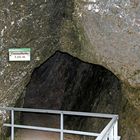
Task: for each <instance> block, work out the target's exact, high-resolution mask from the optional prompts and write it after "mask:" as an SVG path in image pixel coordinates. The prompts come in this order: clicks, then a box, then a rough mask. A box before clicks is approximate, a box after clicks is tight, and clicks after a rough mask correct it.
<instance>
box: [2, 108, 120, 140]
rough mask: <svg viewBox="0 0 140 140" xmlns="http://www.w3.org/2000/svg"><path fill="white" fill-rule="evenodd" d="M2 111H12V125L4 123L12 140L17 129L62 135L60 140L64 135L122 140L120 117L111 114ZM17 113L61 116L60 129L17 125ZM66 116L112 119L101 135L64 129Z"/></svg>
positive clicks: (5, 109)
mask: <svg viewBox="0 0 140 140" xmlns="http://www.w3.org/2000/svg"><path fill="white" fill-rule="evenodd" d="M0 110H3V111H10V113H11V123H10V124H8V123H4V124H3V126H4V127H10V128H11V140H14V139H15V136H14V135H15V132H14V129H15V128H20V129H31V130H41V131H48V132H57V133H60V140H64V134H75V135H82V136H91V137H96V140H120V136H118V115H111V114H101V113H85V112H73V111H59V110H44V109H29V108H12V107H4V108H3V107H0ZM15 112H28V113H29V112H30V113H45V114H55V115H60V128H58V129H57V128H48V127H38V126H29V125H17V124H15V119H14V118H15ZM64 115H70V116H83V117H93V118H105V119H111V120H110V122H109V123H108V124H107V125H106V127H105V128H104V129H103V130H102V132H101V133H93V132H84V131H75V130H66V129H64Z"/></svg>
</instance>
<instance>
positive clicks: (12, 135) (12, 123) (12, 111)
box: [11, 109, 14, 140]
mask: <svg viewBox="0 0 140 140" xmlns="http://www.w3.org/2000/svg"><path fill="white" fill-rule="evenodd" d="M11 125H12V126H11V140H14V110H13V109H12V110H11Z"/></svg>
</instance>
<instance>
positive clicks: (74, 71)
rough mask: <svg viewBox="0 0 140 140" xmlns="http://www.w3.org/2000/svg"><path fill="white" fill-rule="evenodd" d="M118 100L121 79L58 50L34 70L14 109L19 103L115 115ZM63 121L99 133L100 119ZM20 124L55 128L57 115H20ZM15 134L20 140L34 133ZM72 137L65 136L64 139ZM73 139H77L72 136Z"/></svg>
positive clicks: (45, 107) (40, 134) (43, 136)
mask: <svg viewBox="0 0 140 140" xmlns="http://www.w3.org/2000/svg"><path fill="white" fill-rule="evenodd" d="M121 98H122V94H121V83H120V80H119V79H118V78H117V77H116V76H115V75H114V74H113V73H112V72H110V71H109V70H107V69H106V68H104V67H102V66H100V65H93V64H89V63H86V62H83V61H81V60H79V59H77V58H75V57H73V56H71V55H69V54H67V53H62V52H60V51H57V52H56V53H55V54H54V55H52V56H51V57H50V58H49V59H48V60H47V61H46V62H44V63H43V64H42V65H40V66H39V67H37V68H35V70H34V71H33V73H32V76H31V79H30V82H29V83H28V85H27V86H26V90H25V92H24V93H23V95H22V100H21V98H20V102H19V103H17V106H18V105H20V106H21V104H22V106H23V107H24V108H37V109H51V110H52V109H53V110H67V111H80V112H97V113H99V112H100V113H114V114H115V113H116V114H118V113H119V111H120V104H121ZM21 101H23V102H21ZM52 118H53V119H54V120H52ZM48 120H49V121H48ZM65 120H66V125H67V127H70V128H72V129H74V130H75V129H77V128H78V129H80V130H88V131H89V130H91V129H93V128H94V130H96V131H97V129H98V130H102V127H101V124H100V123H99V122H98V121H99V120H96V121H95V120H90V119H89V118H88V119H82V118H69V119H68V118H66V119H65ZM20 121H21V123H24V124H27V125H29V124H30V125H31V124H32V125H33V124H34V125H35V124H36V125H40V126H42V125H43V126H44V125H45V124H46V125H51V126H54V127H58V126H57V125H58V119H57V117H56V116H55V117H54V116H48V115H42V114H34V113H22V114H21V118H20ZM95 122H96V123H95ZM102 122H103V121H102ZM92 123H93V124H92ZM103 123H105V122H103ZM71 124H73V125H71ZM90 124H92V125H90ZM99 126H100V127H101V128H99ZM17 133H18V134H17V138H19V137H20V135H22V137H23V138H24V139H23V140H26V139H27V140H28V139H32V138H33V136H34V133H35V132H33V131H18V132H17ZM36 133H37V134H38V136H36V139H37V137H40V138H41V137H42V138H41V140H45V138H46V137H48V134H47V136H46V135H45V133H41V132H36ZM36 133H35V134H36ZM31 134H32V136H31ZM50 137H51V136H50ZM54 137H55V136H54ZM71 137H72V136H69V137H68V136H67V137H66V139H67V138H69V139H70V138H71ZM50 139H53V138H52V137H51V138H50ZM55 139H57V138H55ZM58 139H59V137H58ZM72 139H73V138H72ZM75 139H78V138H77V137H75ZM87 139H88V138H87ZM92 139H93V138H92ZM37 140H39V138H38V139H37Z"/></svg>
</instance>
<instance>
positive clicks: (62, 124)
mask: <svg viewBox="0 0 140 140" xmlns="http://www.w3.org/2000/svg"><path fill="white" fill-rule="evenodd" d="M60 129H61V134H60V140H63V139H64V133H63V129H64V116H63V112H61V117H60Z"/></svg>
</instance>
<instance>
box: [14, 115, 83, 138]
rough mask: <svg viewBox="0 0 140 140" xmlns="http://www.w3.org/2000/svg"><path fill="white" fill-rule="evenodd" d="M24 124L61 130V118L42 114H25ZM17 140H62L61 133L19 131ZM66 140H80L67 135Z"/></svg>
mask: <svg viewBox="0 0 140 140" xmlns="http://www.w3.org/2000/svg"><path fill="white" fill-rule="evenodd" d="M23 124H25V125H27V124H28V125H33V126H42V127H52V128H59V125H60V124H59V117H57V116H50V115H49V116H48V115H47V116H46V115H44V116H42V115H40V114H37V115H35V114H23ZM15 140H60V135H59V133H53V132H43V131H35V130H27V129H26V130H25V129H19V130H17V133H16V139H15ZM64 140H80V138H79V137H78V136H74V135H65V136H64Z"/></svg>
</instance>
